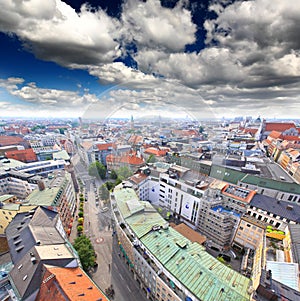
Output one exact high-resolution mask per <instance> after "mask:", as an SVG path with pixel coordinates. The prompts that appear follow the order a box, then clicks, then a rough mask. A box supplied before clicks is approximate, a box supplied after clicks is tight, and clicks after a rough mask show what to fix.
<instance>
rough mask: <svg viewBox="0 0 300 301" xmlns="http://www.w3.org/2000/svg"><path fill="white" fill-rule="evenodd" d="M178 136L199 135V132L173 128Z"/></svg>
mask: <svg viewBox="0 0 300 301" xmlns="http://www.w3.org/2000/svg"><path fill="white" fill-rule="evenodd" d="M172 132H173V134H174V135H176V136H198V135H199V133H198V132H197V131H196V130H173V131H172Z"/></svg>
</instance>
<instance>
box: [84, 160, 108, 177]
mask: <svg viewBox="0 0 300 301" xmlns="http://www.w3.org/2000/svg"><path fill="white" fill-rule="evenodd" d="M88 171H89V175H90V176H91V177H100V178H101V179H102V180H103V179H105V177H106V168H105V166H104V165H103V164H102V163H100V162H99V161H96V162H93V163H91V164H90V166H89V170H88Z"/></svg>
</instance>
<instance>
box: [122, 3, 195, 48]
mask: <svg viewBox="0 0 300 301" xmlns="http://www.w3.org/2000/svg"><path fill="white" fill-rule="evenodd" d="M183 4H184V3H183V2H182V1H179V2H178V4H177V5H176V6H175V7H174V8H173V9H169V8H165V7H162V6H161V4H160V1H159V0H148V1H145V2H142V1H137V0H129V1H127V2H125V4H124V6H123V13H122V23H123V31H122V33H123V35H124V36H125V37H126V39H127V40H128V41H134V42H135V43H136V44H137V45H138V47H139V48H144V47H146V48H150V49H152V48H154V49H155V48H158V49H162V50H164V51H167V52H177V51H182V50H184V47H185V46H186V45H187V44H192V43H194V42H195V33H196V25H195V24H193V22H192V16H191V13H190V12H189V11H188V10H187V9H185V8H183Z"/></svg>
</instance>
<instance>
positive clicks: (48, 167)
mask: <svg viewBox="0 0 300 301" xmlns="http://www.w3.org/2000/svg"><path fill="white" fill-rule="evenodd" d="M65 165H67V163H66V161H65V160H46V161H39V162H32V163H27V164H24V165H22V166H18V167H16V170H18V171H21V172H24V173H28V174H31V175H39V176H43V177H47V175H48V174H49V173H51V172H53V171H55V170H63V169H64V168H65Z"/></svg>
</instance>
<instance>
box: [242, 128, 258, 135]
mask: <svg viewBox="0 0 300 301" xmlns="http://www.w3.org/2000/svg"><path fill="white" fill-rule="evenodd" d="M257 130H258V129H253V128H245V129H244V133H245V134H248V133H249V134H252V135H255V134H256V132H257Z"/></svg>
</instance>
